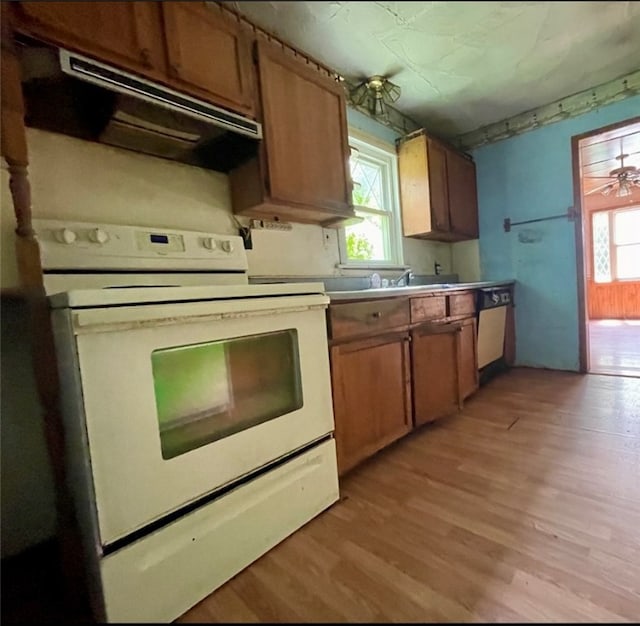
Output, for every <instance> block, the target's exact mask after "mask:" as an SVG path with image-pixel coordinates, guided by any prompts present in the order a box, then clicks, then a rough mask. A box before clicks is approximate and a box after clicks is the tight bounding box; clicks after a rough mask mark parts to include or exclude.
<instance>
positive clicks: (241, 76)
mask: <svg viewBox="0 0 640 626" xmlns="http://www.w3.org/2000/svg"><path fill="white" fill-rule="evenodd" d="M160 4H161V5H162V15H163V18H164V25H165V37H166V45H167V61H168V68H169V75H170V76H171V77H172V78H173V79H174V80H176V81H177V82H178V83H179V85H180V87H182V88H183V89H184V88H186V89H187V90H188V91H190V92H191V93H193V94H199V95H200V96H201V97H204V98H211V97H213V98H214V99H215V100H216V102H218V103H220V104H226V105H227V106H228V107H230V108H233V109H235V110H236V111H241V112H243V113H250V114H252V113H253V112H254V92H253V67H252V62H251V42H250V40H249V39H248V37H247V36H246V34H245V32H244V31H243V30H242V29H241V27H240V24H239V23H238V22H237V21H235V20H233V19H230V18H229V17H227V16H226V15H223V14H222V13H220V11H218V10H214V9H212V8H208V7H207V6H206V5H205V4H204V2H162V3H160Z"/></svg>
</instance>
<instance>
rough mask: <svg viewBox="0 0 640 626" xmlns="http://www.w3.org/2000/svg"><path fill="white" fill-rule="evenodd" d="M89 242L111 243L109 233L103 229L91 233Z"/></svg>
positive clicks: (96, 229)
mask: <svg viewBox="0 0 640 626" xmlns="http://www.w3.org/2000/svg"><path fill="white" fill-rule="evenodd" d="M89 240H90V241H93V242H94V243H107V241H109V233H107V232H105V231H104V230H102V228H94V229H93V230H92V231H90V232H89Z"/></svg>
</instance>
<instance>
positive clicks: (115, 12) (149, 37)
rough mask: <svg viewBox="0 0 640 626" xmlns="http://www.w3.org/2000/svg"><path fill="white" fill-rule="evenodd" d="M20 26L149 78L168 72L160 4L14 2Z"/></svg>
mask: <svg viewBox="0 0 640 626" xmlns="http://www.w3.org/2000/svg"><path fill="white" fill-rule="evenodd" d="M11 5H12V7H13V9H14V19H15V25H16V28H17V29H18V30H20V31H23V32H27V33H29V34H32V35H34V36H36V37H39V38H42V39H45V40H47V41H50V42H52V43H55V44H58V45H60V46H62V47H67V48H70V49H72V50H74V51H77V52H81V53H82V52H84V53H86V54H87V55H89V56H92V57H95V58H97V59H98V60H101V61H105V62H110V63H113V64H114V65H118V66H120V67H122V68H124V69H129V70H132V71H134V72H137V73H142V74H145V75H148V76H155V75H156V74H157V73H158V72H163V71H164V63H165V60H164V49H163V43H162V22H161V18H160V13H159V6H158V3H156V2H12V3H11Z"/></svg>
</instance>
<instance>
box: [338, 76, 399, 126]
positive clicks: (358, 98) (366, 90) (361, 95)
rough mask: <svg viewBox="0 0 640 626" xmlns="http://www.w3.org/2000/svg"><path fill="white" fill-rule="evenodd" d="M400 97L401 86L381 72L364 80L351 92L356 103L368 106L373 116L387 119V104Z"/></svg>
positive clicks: (352, 100) (350, 94)
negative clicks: (381, 74)
mask: <svg viewBox="0 0 640 626" xmlns="http://www.w3.org/2000/svg"><path fill="white" fill-rule="evenodd" d="M399 97H400V87H398V85H396V84H394V83H392V82H391V81H390V80H389V79H388V78H386V77H385V76H380V75H379V74H376V75H375V76H371V77H369V78H367V79H366V80H363V81H362V82H360V83H359V84H358V85H356V86H355V87H354V88H353V89H352V90H351V91H350V93H349V99H350V100H351V102H352V103H353V104H354V105H356V106H363V107H366V108H367V110H368V111H369V113H370V114H371V115H372V116H374V117H381V118H385V119H386V118H387V117H388V109H387V106H388V105H389V104H393V103H394V102H396V101H397V100H398V98H399Z"/></svg>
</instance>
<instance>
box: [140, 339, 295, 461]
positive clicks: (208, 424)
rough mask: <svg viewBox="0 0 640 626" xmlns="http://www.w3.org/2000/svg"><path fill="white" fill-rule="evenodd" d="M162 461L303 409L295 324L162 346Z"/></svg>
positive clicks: (158, 357) (158, 371)
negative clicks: (225, 337)
mask: <svg viewBox="0 0 640 626" xmlns="http://www.w3.org/2000/svg"><path fill="white" fill-rule="evenodd" d="M151 365H152V372H153V384H154V389H155V396H156V408H157V411H158V427H159V430H160V445H161V449H162V458H164V459H171V458H173V457H175V456H178V455H180V454H184V453H185V452H188V451H189V450H194V449H195V448H199V447H200V446H204V445H206V444H208V443H211V442H212V441H216V440H217V439H222V438H224V437H228V436H229V435H232V434H234V433H237V432H239V431H241V430H245V429H247V428H251V427H252V426H256V425H258V424H261V423H262V422H266V421H268V420H271V419H274V418H275V417H279V416H280V415H284V414H285V413H290V412H291V411H295V410H297V409H299V408H301V407H302V387H301V382H300V363H299V358H298V333H297V331H296V330H295V329H291V330H283V331H278V332H275V333H268V334H264V335H250V336H247V337H236V338H234V339H225V340H223V341H214V342H210V343H204V344H198V345H193V346H180V347H176V348H166V349H163V350H155V351H154V352H153V353H152V354H151Z"/></svg>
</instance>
